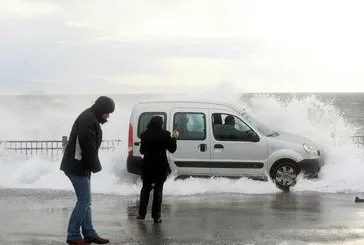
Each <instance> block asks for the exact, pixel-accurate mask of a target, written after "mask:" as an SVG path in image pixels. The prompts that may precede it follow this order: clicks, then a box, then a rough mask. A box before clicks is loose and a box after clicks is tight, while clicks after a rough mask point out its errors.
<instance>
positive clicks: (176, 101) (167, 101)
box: [137, 99, 245, 113]
mask: <svg viewBox="0 0 364 245" xmlns="http://www.w3.org/2000/svg"><path fill="white" fill-rule="evenodd" d="M150 103H162V104H179V103H191V104H193V103H197V104H210V105H217V106H226V107H230V108H231V109H234V110H236V111H238V112H241V113H243V112H245V108H244V107H242V106H238V105H234V104H232V103H231V102H228V101H224V100H204V99H199V100H197V99H149V100H143V101H140V102H138V103H137V104H150Z"/></svg>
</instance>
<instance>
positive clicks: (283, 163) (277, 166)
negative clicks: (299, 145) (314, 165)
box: [269, 158, 301, 192]
mask: <svg viewBox="0 0 364 245" xmlns="http://www.w3.org/2000/svg"><path fill="white" fill-rule="evenodd" d="M282 170H283V171H285V170H287V171H289V172H292V173H294V175H296V177H297V176H298V175H299V174H300V172H301V168H300V167H299V166H298V165H297V163H296V162H295V161H294V160H292V159H289V158H283V159H279V160H278V161H276V162H275V163H274V164H273V165H272V167H271V168H270V171H269V176H270V177H271V179H272V181H273V182H274V183H275V184H276V186H277V187H278V188H279V189H281V190H282V191H285V192H287V191H289V188H290V187H291V186H294V185H295V184H296V182H295V181H294V182H293V183H290V184H288V185H287V183H286V184H284V183H280V182H278V181H277V180H276V178H277V172H278V171H282Z"/></svg>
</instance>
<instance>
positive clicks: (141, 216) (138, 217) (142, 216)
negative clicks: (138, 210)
mask: <svg viewBox="0 0 364 245" xmlns="http://www.w3.org/2000/svg"><path fill="white" fill-rule="evenodd" d="M137 219H145V215H138V216H137Z"/></svg>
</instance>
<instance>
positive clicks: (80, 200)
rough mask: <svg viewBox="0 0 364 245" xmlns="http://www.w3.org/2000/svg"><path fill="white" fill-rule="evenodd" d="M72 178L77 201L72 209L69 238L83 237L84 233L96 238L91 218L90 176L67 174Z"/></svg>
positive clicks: (88, 236) (85, 235) (68, 230)
mask: <svg viewBox="0 0 364 245" xmlns="http://www.w3.org/2000/svg"><path fill="white" fill-rule="evenodd" d="M66 175H67V177H68V178H69V179H70V180H71V182H72V185H73V188H74V189H75V192H76V196H77V202H76V206H75V208H74V209H73V211H72V214H71V217H70V220H69V223H68V229H67V240H78V239H82V235H81V230H80V229H82V234H83V236H84V237H87V238H94V237H96V236H97V234H96V232H95V230H94V228H93V226H92V219H91V183H90V178H88V177H87V176H77V175H72V174H66Z"/></svg>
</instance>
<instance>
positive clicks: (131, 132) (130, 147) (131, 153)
mask: <svg viewBox="0 0 364 245" xmlns="http://www.w3.org/2000/svg"><path fill="white" fill-rule="evenodd" d="M128 156H129V157H132V156H133V126H132V125H131V124H130V123H129V139H128Z"/></svg>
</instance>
